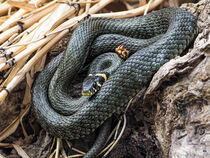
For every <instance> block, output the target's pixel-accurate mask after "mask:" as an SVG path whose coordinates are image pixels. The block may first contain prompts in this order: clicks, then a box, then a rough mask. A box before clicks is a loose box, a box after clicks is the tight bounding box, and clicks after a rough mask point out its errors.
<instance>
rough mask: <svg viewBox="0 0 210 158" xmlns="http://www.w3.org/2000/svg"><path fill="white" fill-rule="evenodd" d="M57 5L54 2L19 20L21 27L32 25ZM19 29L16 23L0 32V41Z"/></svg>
mask: <svg viewBox="0 0 210 158" xmlns="http://www.w3.org/2000/svg"><path fill="white" fill-rule="evenodd" d="M57 6H58V5H57V4H55V5H53V6H51V7H49V8H47V9H45V10H43V11H40V12H38V13H36V14H33V15H32V16H31V17H29V18H26V19H23V20H21V21H20V22H21V23H22V27H23V28H25V29H26V28H28V27H30V26H31V25H33V24H34V23H35V22H37V21H38V20H40V19H41V18H42V17H43V16H45V15H46V14H48V13H50V12H52V11H53V10H54V9H55V8H56V7H57ZM19 31H22V30H21V28H20V26H19V25H16V26H14V27H12V28H10V29H8V30H6V31H4V32H3V33H1V34H0V43H3V42H4V41H6V40H7V39H8V38H9V37H10V36H11V35H12V34H14V33H17V32H19Z"/></svg>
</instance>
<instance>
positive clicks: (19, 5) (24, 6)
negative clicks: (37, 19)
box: [7, 0, 36, 11]
mask: <svg viewBox="0 0 210 158" xmlns="http://www.w3.org/2000/svg"><path fill="white" fill-rule="evenodd" d="M7 3H8V4H10V5H11V6H14V7H17V8H21V9H24V10H26V11H34V10H35V9H36V7H35V6H34V5H33V4H29V3H27V2H19V1H12V0H8V2H7Z"/></svg>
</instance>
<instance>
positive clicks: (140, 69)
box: [32, 8, 197, 139]
mask: <svg viewBox="0 0 210 158" xmlns="http://www.w3.org/2000/svg"><path fill="white" fill-rule="evenodd" d="M109 34H111V35H109ZM196 34H197V25H196V19H195V17H194V16H193V15H192V14H190V13H188V12H186V11H183V10H181V9H178V8H168V9H164V10H160V11H155V12H152V13H150V14H148V15H146V16H142V17H137V18H131V19H110V18H90V19H88V20H86V21H85V22H83V23H81V24H80V25H79V26H78V27H77V28H76V29H75V31H74V32H73V34H72V37H71V40H70V42H69V44H68V48H67V50H66V51H65V54H64V55H63V54H61V55H59V56H58V57H56V58H55V59H54V60H53V61H51V62H50V64H48V65H47V66H46V68H45V69H44V70H43V71H42V72H41V74H40V75H39V77H38V78H37V80H36V81H35V83H34V86H33V89H32V103H33V109H34V112H35V115H36V117H37V119H38V121H39V122H40V124H41V126H42V127H43V128H44V129H45V130H46V131H48V132H49V133H50V134H52V135H54V136H57V137H61V138H67V139H78V138H81V137H84V136H86V135H88V134H90V133H91V132H93V131H94V130H95V129H96V128H97V127H99V126H100V125H101V124H102V123H103V122H104V121H105V120H106V119H107V118H109V117H111V116H112V114H113V113H114V112H116V111H117V110H119V109H120V108H121V107H123V105H125V104H127V103H128V102H129V100H130V99H131V98H133V97H134V96H135V95H136V94H137V93H138V92H139V91H140V90H141V88H142V87H143V86H145V85H147V84H148V82H149V81H150V80H151V78H152V76H153V74H154V73H155V72H156V71H157V70H158V69H159V68H160V66H162V65H163V64H164V63H166V62H167V61H169V60H170V59H172V58H174V57H175V56H177V55H180V54H181V53H182V52H183V50H184V49H185V48H186V47H187V46H188V45H189V43H190V42H191V41H192V40H193V38H194V37H195V35H196ZM108 37H111V38H112V40H109V39H107V38H108ZM138 39H140V43H141V45H140V46H139V45H138V42H139V40H138ZM141 39H142V40H141ZM109 42H110V43H109ZM119 44H123V45H124V46H125V48H126V49H128V50H130V51H131V54H132V55H131V56H130V57H129V58H128V59H127V60H126V61H125V62H124V63H123V64H122V65H121V66H120V67H119V68H118V69H117V70H116V72H115V73H114V74H113V75H112V76H111V77H110V78H109V79H108V80H107V82H105V83H104V84H103V86H102V88H101V90H100V91H99V92H98V93H97V94H96V95H95V96H94V97H92V98H90V99H88V101H87V102H85V103H82V105H81V106H80V107H79V108H78V107H76V106H77V104H76V103H77V100H73V102H74V103H75V106H74V105H72V106H73V108H77V109H78V110H77V111H76V112H75V113H72V112H68V109H69V108H71V105H69V102H70V101H72V99H73V98H72V97H70V96H69V95H68V85H69V83H70V82H71V80H73V78H74V77H75V75H76V74H77V73H78V72H79V71H80V70H81V69H82V67H83V66H84V63H85V62H86V59H87V57H88V56H89V55H90V51H91V50H92V51H95V52H96V54H97V53H99V54H101V53H104V52H107V51H110V50H112V51H114V49H115V48H116V47H117V46H119ZM142 45H143V46H144V47H142ZM62 56H63V57H62ZM60 61H61V62H60ZM60 107H62V108H60ZM63 111H64V112H63Z"/></svg>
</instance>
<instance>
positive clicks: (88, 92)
mask: <svg viewBox="0 0 210 158" xmlns="http://www.w3.org/2000/svg"><path fill="white" fill-rule="evenodd" d="M108 77H109V73H108V72H101V73H95V74H89V75H88V77H87V78H86V79H85V80H84V82H83V85H82V95H83V96H92V95H94V94H95V93H96V92H98V91H99V90H100V88H101V87H102V85H103V83H104V82H106V81H107V79H108Z"/></svg>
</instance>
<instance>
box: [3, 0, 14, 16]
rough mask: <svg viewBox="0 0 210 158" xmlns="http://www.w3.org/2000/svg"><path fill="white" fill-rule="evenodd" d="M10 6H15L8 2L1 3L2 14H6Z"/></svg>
mask: <svg viewBox="0 0 210 158" xmlns="http://www.w3.org/2000/svg"><path fill="white" fill-rule="evenodd" d="M9 8H14V7H13V6H11V5H9V4H8V3H7V2H4V3H2V4H0V16H1V15H4V14H6V13H7V12H8V10H9Z"/></svg>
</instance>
